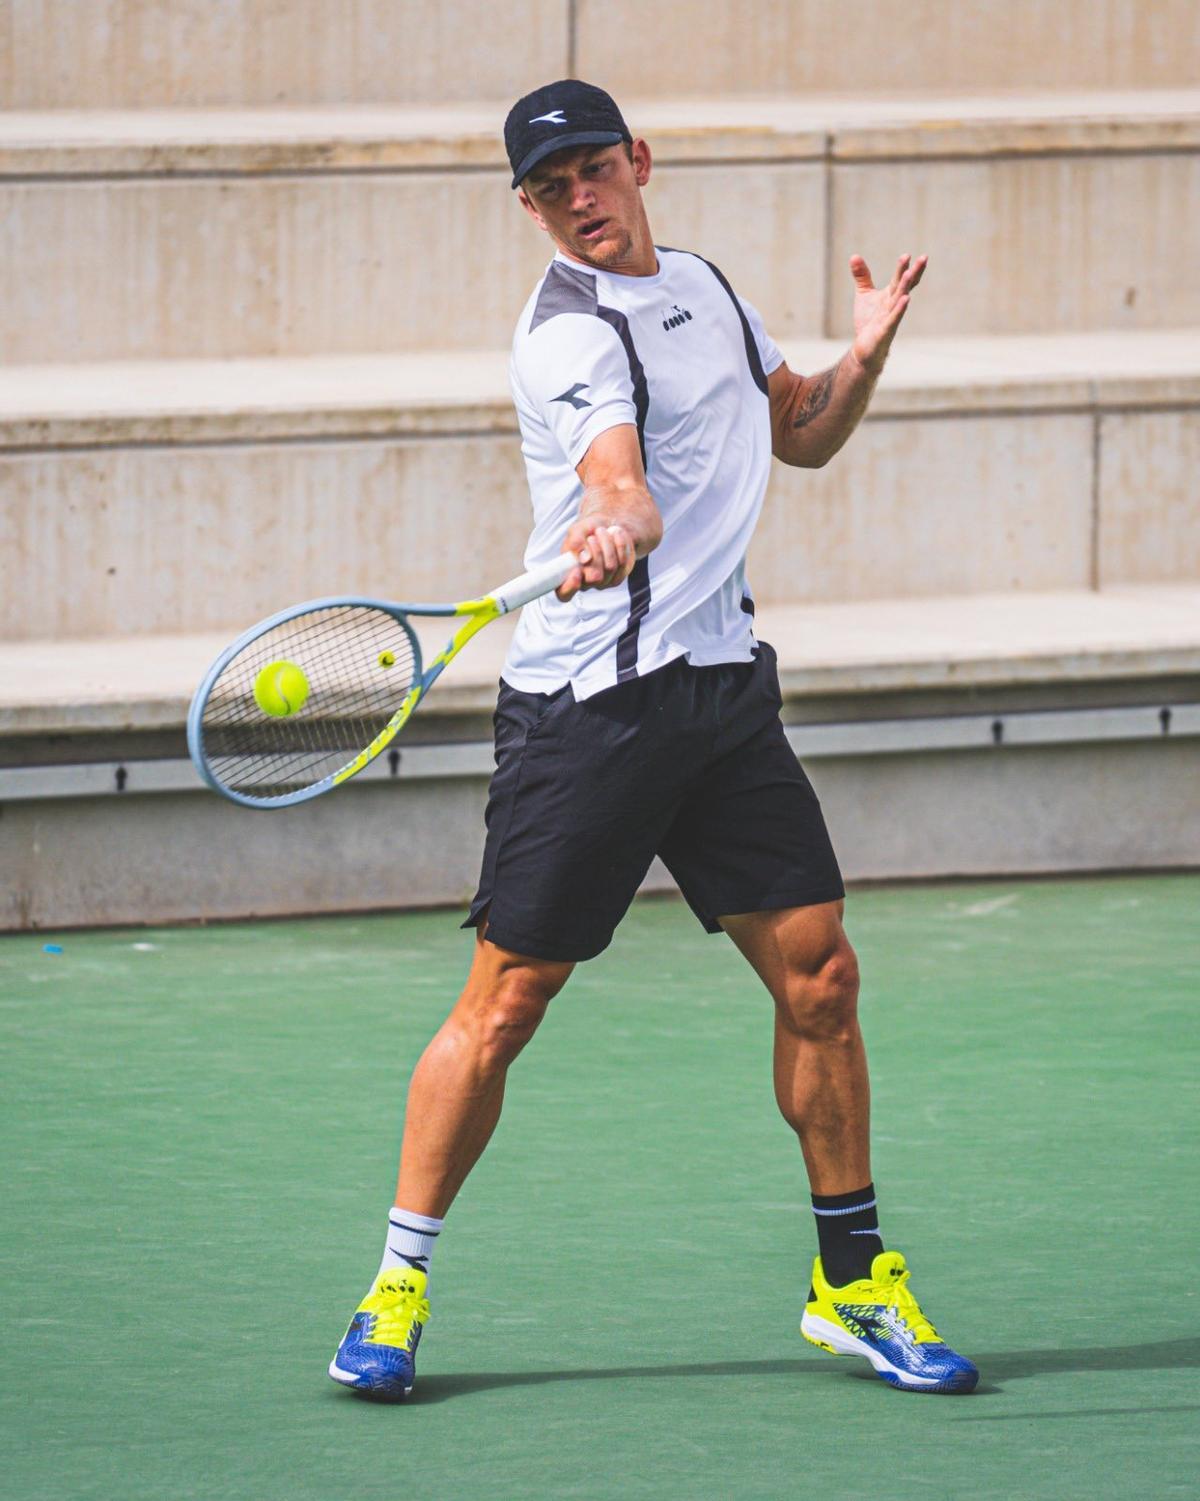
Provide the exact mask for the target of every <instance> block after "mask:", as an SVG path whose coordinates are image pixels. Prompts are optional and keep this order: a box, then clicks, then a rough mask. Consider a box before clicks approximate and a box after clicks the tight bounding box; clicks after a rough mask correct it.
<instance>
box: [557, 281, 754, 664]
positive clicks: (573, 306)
mask: <svg viewBox="0 0 1200 1501" xmlns="http://www.w3.org/2000/svg"><path fill="white" fill-rule="evenodd" d="M714 270H715V267H714ZM717 275H718V276H720V272H717ZM726 285H728V284H726ZM732 295H733V294H732V293H730V296H732ZM735 301H736V299H735ZM560 313H591V314H594V315H595V316H596V317H597V318H601V319H603V321H604V322H605V323H607V324H608V325H609V327H610V328H611V329H612V330H613V332H614V333H615V334H616V336H617V338H618V339H620V341H621V347H622V348H623V349H624V350H625V358H626V359H627V360H628V361H629V382H630V385H631V386H632V388H633V411H634V417H635V419H636V421H637V437H638V450H639V452H640V453H641V456H642V469H643V470H644V469H645V468H646V415H647V413H648V412H649V410H650V390H649V387H648V386H647V384H646V371H645V369H644V367H643V365H642V361H641V359H640V357H639V355H638V352H637V346H636V345H635V344H634V342H633V334H632V333H631V332H630V329H629V319H628V318H627V317H626V316H625V314H624V313H622V312H621V311H620V310H619V309H618V308H611V307H602V306H601V305H600V303H599V299H598V294H597V284H596V278H595V277H594V276H590V275H589V274H588V273H587V272H586V271H583V270H576V269H575V267H574V266H567V265H564V264H563V262H562V261H553V262H552V263H551V266H550V269H549V271H547V273H546V277H545V280H544V281H543V283H542V290H541V292H540V293H539V294H538V299H537V303H536V305H535V307H534V310H533V316H532V318H531V319H530V322H529V332H530V333H532V332H533V331H534V329H535V328H537V327H539V326H540V325H541V324H543V323H546V322H548V321H549V320H550V319H551V318H555V317H557V316H558V315H559V314H560ZM628 582H629V618H628V619H627V620H626V622H625V629H624V630H623V631H622V632H621V634H620V635H619V636H618V637H617V682H618V683H624V682H627V681H628V680H629V679H630V678H635V677H637V659H638V634H639V632H640V631H641V628H642V621H643V620H645V618H646V616H647V615H648V614H649V612H650V560H649V558H639V559H638V561H637V562H636V563H635V564H634V565H633V572H632V573H631V574H630V575H629V580H628Z"/></svg>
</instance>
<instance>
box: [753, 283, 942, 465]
mask: <svg viewBox="0 0 1200 1501" xmlns="http://www.w3.org/2000/svg"><path fill="white" fill-rule="evenodd" d="M927 262H928V257H926V256H923V255H921V256H918V257H917V259H916V260H915V261H914V260H913V258H912V257H911V256H909V255H902V256H901V257H900V259H899V261H898V262H897V263H896V270H895V273H894V274H893V276H892V279H891V281H890V282H889V283H888V285H887V286H886V287H876V286H875V284H874V282H873V281H872V280H871V273H870V271H869V269H868V268H867V263H866V261H864V260H863V258H862V256H861V255H854V256H851V257H850V274H851V275H852V276H853V278H854V342H853V344H852V345H851V346H850V348H849V349H848V350H847V351H846V353H845V354H844V355H843V356H842V358H841V359H840V360H839V361H838V362H837V364H836V365H834V366H833V367H832V368H831V369H829V370H822V371H820V372H819V373H818V374H816V375H809V376H803V375H796V374H795V373H794V372H793V371H791V370H789V369H788V367H787V365H786V364H785V365H780V366H779V368H778V369H777V370H773V371H772V372H771V375H770V377H769V379H768V381H767V391H768V395H769V397H770V402H771V448H772V451H773V452H774V454H775V457H776V458H777V459H781V460H782V461H783V462H784V463H785V464H795V465H798V466H799V467H801V468H804V469H819V468H820V467H821V466H822V465H823V464H827V463H828V462H829V460H830V459H831V458H832V457H833V456H834V454H835V453H837V451H838V449H839V448H841V447H842V445H843V444H844V443H845V441H846V439H847V438H849V436H850V434H851V433H852V432H853V431H854V429H855V428H856V427H857V426H858V424H859V423H860V422H861V421H862V417H863V413H864V412H865V411H866V410H867V406H868V404H869V403H870V400H871V393H872V392H873V391H874V389H875V383H876V381H877V380H878V379H879V376H880V374H881V372H882V370H883V367H884V363H885V361H886V360H887V357H888V351H889V350H890V349H891V347H892V340H893V339H894V338H895V337H896V330H897V329H898V328H899V327H900V320H901V319H902V318H903V317H904V314H905V312H906V311H907V309H908V303H909V296H910V294H911V292H912V290H913V288H914V287H915V286H916V285H917V283H918V282H919V281H920V280H921V277H922V276H923V275H924V273H925V266H926V264H927Z"/></svg>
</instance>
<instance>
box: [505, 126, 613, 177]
mask: <svg viewBox="0 0 1200 1501" xmlns="http://www.w3.org/2000/svg"><path fill="white" fill-rule="evenodd" d="M624 139H625V137H624V136H623V135H622V134H621V132H620V131H619V130H571V131H568V132H567V134H566V135H562V136H552V137H551V138H550V139H549V140H547V141H542V142H541V143H540V145H537V146H535V147H534V148H533V150H532V151H531V152H530V153H529V155H528V156H527V157H526V158H525V160H524V161H523V162H522V163H521V165H520V166H519V167H518V168H517V170H516V171H515V172H514V173H513V180H512V185H513V187H514V188H519V187H520V186H521V183H522V181H523V180H524V179H525V178H526V177H528V175H529V174H530V172H532V171H533V169H534V168H535V167H536V166H537V164H538V162H540V161H541V160H542V159H543V158H544V157H547V156H553V155H554V153H555V152H556V151H565V150H566V149H567V147H568V146H615V145H616V144H617V143H618V142H619V141H623V140H624Z"/></svg>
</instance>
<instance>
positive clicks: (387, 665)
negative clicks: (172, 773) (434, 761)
mask: <svg viewBox="0 0 1200 1501" xmlns="http://www.w3.org/2000/svg"><path fill="white" fill-rule="evenodd" d="M576 566H577V564H576V560H575V558H574V556H573V555H572V554H571V553H563V554H562V555H561V557H557V558H555V559H554V561H553V562H552V563H545V564H543V565H542V566H541V567H539V568H534V569H532V570H531V571H530V572H529V573H523V574H521V575H520V577H519V578H515V579H511V580H510V581H509V582H508V583H507V584H501V585H500V587H499V588H498V589H493V590H492V591H491V593H490V594H486V595H484V597H483V598H482V599H467V600H463V601H461V602H460V603H459V604H453V605H403V604H388V603H386V602H385V601H383V600H378V599H356V598H345V599H337V598H335V599H311V600H309V601H308V602H307V603H305V604H302V605H294V606H293V607H292V608H291V609H290V610H282V611H280V612H279V614H277V615H272V616H270V617H269V618H268V619H266V620H264V621H261V622H260V623H259V624H258V625H256V626H252V627H251V628H250V630H248V631H245V632H244V633H243V634H242V635H240V636H239V637H238V638H237V640H236V641H234V642H233V644H232V645H230V646H227V647H226V648H225V650H224V651H223V652H222V653H221V655H220V656H219V657H218V658H217V660H216V661H215V662H214V663H213V664H212V666H211V667H210V668H209V669H208V671H207V672H206V673H205V675H204V679H203V681H202V682H201V684H200V686H199V688H197V689H196V693H195V696H194V697H193V699H192V704H191V708H190V709H189V710H188V722H187V738H188V751H189V753H190V755H191V758H192V761H193V763H194V765H195V767H196V770H197V771H198V772H199V773H200V775H201V776H202V777H203V778H204V780H205V781H206V782H207V783H208V785H209V786H210V787H212V788H213V789H214V790H215V791H217V792H220V793H223V794H224V795H225V796H226V797H228V798H232V799H233V801H234V802H235V803H242V804H243V805H244V806H246V807H248V808H287V807H291V806H293V805H294V804H295V803H303V802H307V801H308V799H309V798H313V797H319V796H320V795H321V794H322V793H323V792H332V790H333V789H334V788H335V787H340V786H341V785H342V784H343V783H344V782H348V781H349V780H350V778H351V777H353V776H357V774H358V773H359V772H360V771H362V769H363V768H364V767H365V766H369V765H370V764H371V762H372V761H374V760H375V758H376V757H377V756H378V755H379V754H380V753H381V752H382V751H384V750H386V749H387V747H388V746H389V745H390V744H391V743H392V741H393V740H394V739H395V738H396V736H397V735H398V734H399V733H400V731H401V730H402V729H403V728H404V726H405V724H406V723H407V722H408V720H409V718H410V716H411V715H412V713H413V710H414V709H416V707H417V705H418V704H419V703H420V702H421V700H422V699H423V698H424V697H425V695H426V693H428V692H429V690H430V688H431V687H432V686H433V684H434V683H435V682H436V681H437V679H438V678H439V677H440V676H441V673H442V671H443V669H444V668H445V667H446V665H447V663H449V662H452V661H453V660H454V658H455V657H456V656H457V655H458V654H459V652H460V651H462V649H463V647H464V646H465V645H466V644H467V642H468V641H469V640H470V639H471V637H472V636H475V635H477V634H478V633H479V632H480V631H481V630H482V629H483V628H484V626H485V625H489V624H490V623H491V622H492V621H493V620H496V619H498V618H499V617H500V616H501V615H507V614H508V613H509V612H510V611H511V610H516V609H519V608H520V607H521V606H522V605H525V604H528V603H529V601H530V600H531V599H538V598H540V597H541V596H542V595H543V594H549V593H550V591H551V590H552V589H556V588H557V587H558V585H559V584H561V583H562V581H563V579H565V578H566V576H567V574H568V573H570V571H571V569H572V568H574V567H576ZM413 615H447V616H454V617H456V618H461V619H462V624H461V625H460V626H459V627H458V629H457V630H456V631H455V632H454V634H453V636H451V638H450V640H449V641H448V642H447V644H446V647H445V649H444V650H443V651H441V652H439V653H438V655H437V656H436V657H435V658H434V659H433V661H432V662H430V664H429V666H428V667H427V668H424V669H422V663H421V647H420V644H419V643H418V641H417V638H416V635H415V634H414V632H413V629H412V626H411V625H410V624H409V617H410V616H413ZM280 685H282V687H281V686H280Z"/></svg>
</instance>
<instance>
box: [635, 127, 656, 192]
mask: <svg viewBox="0 0 1200 1501" xmlns="http://www.w3.org/2000/svg"><path fill="white" fill-rule="evenodd" d="M653 166H654V162H653V159H652V158H651V155H650V145H649V142H647V141H643V140H642V139H641V137H639V138H638V139H637V140H636V141H634V143H633V175H634V179H635V181H636V182H637V185H638V187H639V188H644V187H645V186H646V184H647V183H648V182H649V181H650V172H651V169H652V168H653Z"/></svg>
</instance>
